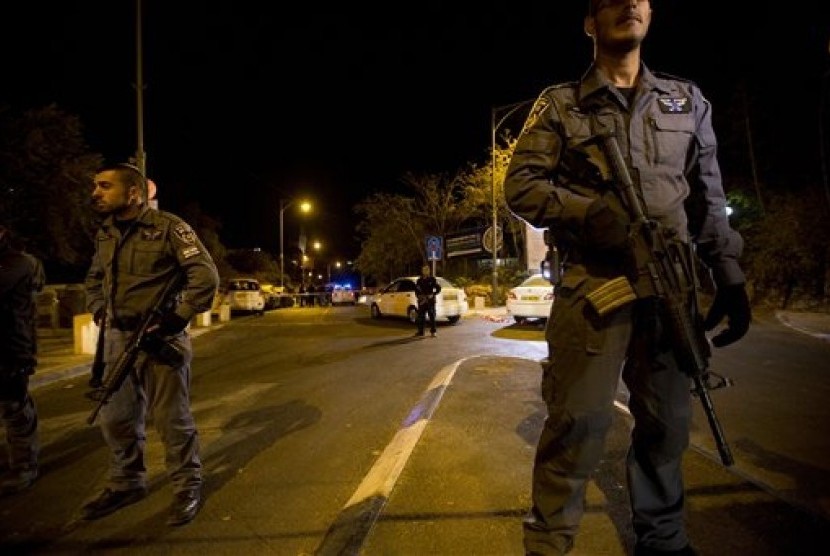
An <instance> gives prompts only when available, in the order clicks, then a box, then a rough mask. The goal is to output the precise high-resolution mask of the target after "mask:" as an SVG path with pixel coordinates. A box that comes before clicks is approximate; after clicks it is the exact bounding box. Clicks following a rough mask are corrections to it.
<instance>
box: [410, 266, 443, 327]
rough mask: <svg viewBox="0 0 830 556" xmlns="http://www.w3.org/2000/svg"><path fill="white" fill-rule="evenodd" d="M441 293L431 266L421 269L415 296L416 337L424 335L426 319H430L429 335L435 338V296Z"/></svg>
mask: <svg viewBox="0 0 830 556" xmlns="http://www.w3.org/2000/svg"><path fill="white" fill-rule="evenodd" d="M439 293H441V284H439V283H438V280H436V279H435V276H433V275H432V273H431V271H430V268H429V265H428V264H425V265H424V266H423V267H422V268H421V275H420V276H419V277H418V279H417V280H415V295H417V296H418V321H417V325H418V331H417V332H416V333H415V335H416V336H423V335H424V328H425V326H426V319H427V318H429V334H430V336H432V337H433V338H434V337H435V332H436V328H435V296H437V295H438V294H439Z"/></svg>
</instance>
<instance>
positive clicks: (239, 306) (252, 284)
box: [222, 278, 265, 314]
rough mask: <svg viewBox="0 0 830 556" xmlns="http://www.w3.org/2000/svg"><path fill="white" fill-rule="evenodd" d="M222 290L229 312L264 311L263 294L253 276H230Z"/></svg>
mask: <svg viewBox="0 0 830 556" xmlns="http://www.w3.org/2000/svg"><path fill="white" fill-rule="evenodd" d="M222 291H224V295H225V299H227V301H228V303H229V304H230V306H231V312H234V313H236V312H238V313H258V314H262V313H263V312H264V311H265V294H263V292H262V288H261V287H260V285H259V281H258V280H256V279H254V278H231V279H230V280H228V281H227V282H226V283H225V286H224V287H223V288H222Z"/></svg>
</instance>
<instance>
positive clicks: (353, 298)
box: [330, 284, 357, 305]
mask: <svg viewBox="0 0 830 556" xmlns="http://www.w3.org/2000/svg"><path fill="white" fill-rule="evenodd" d="M330 295H331V304H332V305H355V304H357V295H356V294H355V292H354V290H353V289H352V287H351V286H349V285H348V284H347V285H342V286H341V285H339V284H335V285H334V286H332V288H331V294H330Z"/></svg>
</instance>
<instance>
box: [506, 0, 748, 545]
mask: <svg viewBox="0 0 830 556" xmlns="http://www.w3.org/2000/svg"><path fill="white" fill-rule="evenodd" d="M650 22H651V5H650V3H649V1H648V0H592V1H591V2H590V3H589V13H588V15H587V16H586V17H585V20H584V28H585V32H586V33H587V34H588V35H589V36H590V37H591V38H592V40H593V43H594V62H593V64H592V65H591V66H590V68H589V69H588V71H587V72H586V73H585V74H584V76H583V77H582V79H581V80H580V81H578V82H574V83H566V84H562V85H558V86H554V87H550V88H548V89H546V90H545V91H543V92H542V93H541V95H540V96H539V97H538V99H537V101H536V104H535V105H534V108H533V110H532V111H531V113H530V115H529V116H528V119H527V121H526V123H525V127H524V129H523V131H522V133H521V134H520V136H519V138H518V141H517V144H516V147H515V152H514V154H513V156H512V159H511V161H510V163H509V166H508V169H507V174H506V179H505V184H504V189H505V199H506V202H507V204H508V206H509V208H510V209H511V210H512V211H513V212H514V213H515V214H516V215H518V216H520V217H521V218H523V219H525V220H526V221H527V222H529V223H530V224H531V225H533V226H535V227H538V228H545V227H548V228H549V229H550V231H551V233H552V235H553V237H554V238H555V240H556V245H557V248H558V250H559V252H560V253H561V254H562V260H563V261H564V265H563V268H564V272H563V276H562V277H561V283H560V285H559V286H558V287H557V292H556V300H555V302H554V304H553V307H552V310H551V316H550V319H549V320H548V325H547V329H546V340H547V343H548V358H547V359H546V360H545V361H544V362H543V378H542V396H543V398H544V400H545V403H546V405H547V409H548V417H547V419H546V422H545V425H544V428H543V431H542V434H541V437H540V439H539V443H538V447H537V451H536V458H535V463H534V469H533V491H532V504H533V506H532V510H531V514H530V516H529V517H528V519H527V520H526V521H525V528H524V544H525V550H526V552H527V554H564V553H566V552H568V551H569V550H570V549H571V548H572V546H573V541H574V537H575V535H576V533H577V530H578V527H579V523H580V521H581V518H582V515H583V511H584V495H585V489H586V483H587V481H588V479H589V477H590V474H591V473H592V472H593V471H594V469H595V468H596V466H597V464H598V463H599V460H600V458H601V457H602V454H603V449H604V442H605V437H606V433H607V432H608V430H609V427H610V425H611V420H612V411H613V405H614V399H615V395H616V392H617V385H618V380H619V377H620V372H622V378H623V380H624V381H625V383H626V385H627V387H628V389H629V391H630V402H629V408H630V410H631V413H632V415H633V417H634V420H635V425H634V430H633V433H632V442H631V447H630V450H629V453H628V457H627V476H628V483H629V495H630V502H631V510H632V520H633V525H634V531H635V534H636V548H635V554H637V555H638V556H641V555H643V556H644V555H656V554H680V555H689V554H695V552H694V550H693V548H692V547H691V546H690V544H689V540H688V538H687V535H686V531H685V527H684V522H683V512H684V488H683V480H682V475H681V461H682V457H683V453H684V451H685V450H686V448H687V445H688V441H689V427H690V420H691V414H692V410H691V401H690V380H689V377H688V376H687V375H685V374H683V373H682V372H681V371H680V370H678V367H677V364H676V362H675V360H674V357H673V354H672V351H671V345H670V343H669V342H667V338H665V337H664V336H661V331H662V330H665V328H664V327H663V326H662V325H661V322H660V319H661V318H662V316H663V314H662V312H661V310H660V304H659V303H658V302H657V301H656V300H655V296H654V292H652V291H648V289H647V288H645V287H643V284H640V283H639V282H636V283H635V284H634V288H635V289H636V294H637V299H636V300H635V301H633V302H629V303H627V304H625V305H623V306H622V307H621V308H618V309H616V310H615V311H613V312H611V313H610V314H606V315H604V316H600V315H598V314H597V313H596V312H595V311H594V310H593V309H592V308H591V307H589V306H588V304H587V301H586V294H588V293H590V292H593V291H595V290H596V289H597V288H599V287H601V286H603V285H604V284H607V283H608V282H609V281H610V280H612V279H613V278H615V277H619V276H621V275H625V274H626V271H627V270H628V268H627V267H626V265H627V264H628V263H629V261H631V260H632V252H631V245H632V244H631V242H630V239H631V238H630V237H629V223H630V219H629V215H628V213H627V209H626V207H625V206H624V203H623V201H622V199H621V197H620V195H619V192H618V189H617V188H616V187H615V186H614V185H613V184H612V183H611V177H612V174H611V171H610V169H609V164H608V161H607V160H606V158H605V155H604V153H603V149H602V142H601V141H600V139H599V137H598V135H599V130H609V129H610V130H612V132H613V134H614V135H615V136H616V138H617V140H618V141H619V142H620V148H621V151H622V152H623V155H624V158H625V163H626V165H627V166H628V169H629V172H630V174H631V175H632V177H633V181H634V182H635V189H636V193H637V196H638V197H639V198H640V199H641V204H642V205H643V206H644V210H645V212H646V213H647V214H646V216H647V217H648V218H650V219H653V220H656V221H658V222H659V223H661V224H662V225H663V226H665V227H666V228H670V229H672V230H675V231H676V233H677V234H678V236H679V238H680V239H681V240H683V241H686V242H692V243H693V244H694V245H695V246H696V252H697V254H698V255H699V257H700V258H701V259H702V261H703V262H704V263H705V264H706V265H707V266H708V268H709V270H710V271H711V274H712V277H713V279H714V282H715V284H716V285H717V293H716V295H715V298H714V301H713V304H712V306H711V308H710V310H709V313H708V315H707V318H706V327H707V329H713V328H715V327H716V326H717V325H718V324H719V323H720V321H721V320H722V319H723V318H724V317H726V316H728V327H727V328H726V329H725V330H722V331H720V332H719V333H718V335H716V336H715V337H714V338H713V340H712V343H713V344H714V345H715V346H724V345H727V344H729V343H731V342H734V341H736V340H738V339H739V338H741V337H742V336H743V335H744V334H745V333H746V331H747V329H748V326H749V322H750V319H751V315H750V308H749V301H748V299H747V295H746V291H745V287H744V282H745V279H744V275H743V273H742V271H741V269H740V267H739V264H738V258H739V256H740V255H741V251H742V246H743V244H742V240H741V237H740V236H739V234H738V233H737V232H735V231H734V230H732V229H731V228H730V225H729V222H728V220H727V214H726V210H725V208H726V207H725V205H726V201H725V195H724V191H723V188H722V184H721V174H720V170H719V167H718V162H717V158H716V152H715V151H716V140H715V134H714V132H713V129H712V121H711V118H712V113H711V106H710V105H709V103H708V101H707V100H706V99H705V98H704V97H703V95H702V94H701V92H700V90H699V89H698V87H696V86H695V85H694V84H693V83H690V82H688V81H685V80H682V79H677V78H673V77H669V76H665V75H660V74H656V73H652V72H651V71H649V69H648V68H647V67H646V66H645V65H644V64H643V63H642V61H641V59H640V44H641V41H642V40H643V39H644V37H645V35H646V33H647V30H648V27H649V24H650ZM632 297H633V296H632Z"/></svg>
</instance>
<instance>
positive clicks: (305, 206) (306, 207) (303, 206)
mask: <svg viewBox="0 0 830 556" xmlns="http://www.w3.org/2000/svg"><path fill="white" fill-rule="evenodd" d="M295 202H296V201H294V200H286V199H280V287H282V288H285V251H284V245H285V244H284V242H283V215H284V214H285V211H286V209H288V208H289V207H290V206H292V205H293V204H294V203H295ZM310 211H311V203H309V202H308V201H300V212H304V213H307V212H310Z"/></svg>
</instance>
